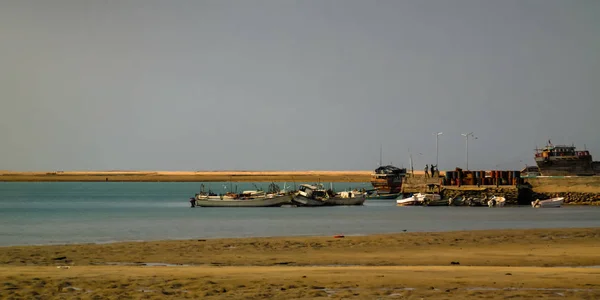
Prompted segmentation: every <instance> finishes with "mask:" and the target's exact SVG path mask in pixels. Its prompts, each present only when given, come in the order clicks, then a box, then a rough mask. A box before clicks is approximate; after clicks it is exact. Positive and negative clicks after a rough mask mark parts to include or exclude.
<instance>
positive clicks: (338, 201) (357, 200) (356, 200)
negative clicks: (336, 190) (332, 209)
mask: <svg viewBox="0 0 600 300" xmlns="http://www.w3.org/2000/svg"><path fill="white" fill-rule="evenodd" d="M365 199H366V198H365V197H364V196H361V197H352V198H341V197H333V198H329V199H327V200H326V201H325V206H352V205H363V204H364V203H365Z"/></svg>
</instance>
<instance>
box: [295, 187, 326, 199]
mask: <svg viewBox="0 0 600 300" xmlns="http://www.w3.org/2000/svg"><path fill="white" fill-rule="evenodd" d="M298 193H299V194H300V195H302V196H304V197H307V198H314V199H317V198H327V197H328V194H327V191H326V190H325V189H324V188H322V187H318V186H314V185H310V184H301V185H300V187H299V188H298Z"/></svg>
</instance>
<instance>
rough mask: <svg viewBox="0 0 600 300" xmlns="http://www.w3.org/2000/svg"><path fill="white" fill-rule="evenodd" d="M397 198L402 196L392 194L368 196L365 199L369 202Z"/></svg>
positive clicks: (400, 194)
mask: <svg viewBox="0 0 600 300" xmlns="http://www.w3.org/2000/svg"><path fill="white" fill-rule="evenodd" d="M399 196H402V193H393V194H379V193H377V194H374V195H368V196H367V197H366V198H367V199H370V200H386V199H397V198H398V197H399Z"/></svg>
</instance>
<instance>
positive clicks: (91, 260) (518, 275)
mask: <svg viewBox="0 0 600 300" xmlns="http://www.w3.org/2000/svg"><path fill="white" fill-rule="evenodd" d="M599 250H600V228H587V229H538V230H490V231H461V232H445V233H401V234H387V235H372V236H351V237H345V238H341V239H335V238H333V237H289V238H244V239H214V240H211V239H209V240H185V241H156V242H130V243H115V244H104V245H92V244H82V245H66V246H25V247H0V278H1V279H2V282H3V284H4V285H3V288H2V289H0V298H3V299H6V298H10V297H15V298H32V297H35V296H40V297H41V298H61V297H67V298H76V297H83V298H86V299H87V298H93V297H109V296H110V297H118V298H129V297H133V298H143V297H150V298H153V299H154V298H156V299H162V298H177V299H180V298H196V299H198V298H209V299H248V298H273V299H314V298H323V299H327V298H334V299H337V298H355V299H377V298H386V299H387V298H390V299H391V298H393V297H398V298H409V299H413V298H414V299H420V298H422V297H423V298H427V299H431V298H433V299H436V298H444V299H466V298H487V299H506V298H529V297H534V298H560V299H586V298H587V299H598V298H599V297H600V268H592V267H590V268H587V267H585V266H597V265H600V256H598V251H599ZM452 262H454V264H452ZM144 263H161V264H162V265H163V266H147V265H146V266H145V265H144ZM164 264H183V265H180V266H169V265H166V266H165V265H164ZM159 265H160V264H159ZM57 266H69V268H68V269H67V268H57Z"/></svg>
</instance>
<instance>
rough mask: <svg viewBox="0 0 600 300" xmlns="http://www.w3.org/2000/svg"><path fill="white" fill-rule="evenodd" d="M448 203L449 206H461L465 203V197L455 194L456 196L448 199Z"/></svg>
mask: <svg viewBox="0 0 600 300" xmlns="http://www.w3.org/2000/svg"><path fill="white" fill-rule="evenodd" d="M448 205H449V206H463V205H465V197H463V196H462V195H461V196H456V197H450V198H449V199H448Z"/></svg>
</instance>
